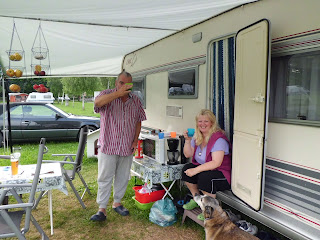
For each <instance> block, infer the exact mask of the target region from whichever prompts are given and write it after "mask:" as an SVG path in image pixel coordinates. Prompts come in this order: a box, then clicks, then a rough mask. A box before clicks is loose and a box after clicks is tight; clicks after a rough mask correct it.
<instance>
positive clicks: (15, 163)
mask: <svg viewBox="0 0 320 240" xmlns="http://www.w3.org/2000/svg"><path fill="white" fill-rule="evenodd" d="M20 157H21V147H14V148H12V154H11V174H12V176H15V175H17V174H18V169H19V168H18V167H19V159H20Z"/></svg>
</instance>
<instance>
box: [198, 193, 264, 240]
mask: <svg viewBox="0 0 320 240" xmlns="http://www.w3.org/2000/svg"><path fill="white" fill-rule="evenodd" d="M194 200H195V201H196V203H197V204H198V205H199V206H200V208H201V210H202V212H203V215H204V218H205V220H204V229H205V232H206V240H226V239H228V240H229V239H230V240H243V239H256V240H259V239H258V238H257V237H255V236H253V235H251V234H250V233H247V232H245V231H243V230H241V229H240V228H238V227H237V226H236V225H235V224H234V223H233V222H231V220H230V219H229V217H228V216H227V214H226V213H225V212H224V211H223V209H222V208H221V207H220V206H219V202H218V200H217V199H215V198H212V197H210V196H207V195H199V194H197V195H196V196H195V197H194Z"/></svg>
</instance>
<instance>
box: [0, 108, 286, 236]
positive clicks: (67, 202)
mask: <svg viewBox="0 0 320 240" xmlns="http://www.w3.org/2000/svg"><path fill="white" fill-rule="evenodd" d="M55 105H56V106H57V107H59V108H61V109H62V110H64V111H66V112H68V113H73V114H75V115H86V116H97V117H99V114H95V113H94V112H93V103H85V110H82V103H81V102H75V104H74V106H73V103H72V102H69V106H65V105H64V104H58V103H56V104H55ZM46 145H47V147H48V149H49V152H48V153H47V154H45V156H44V159H46V160H48V159H57V160H61V158H58V157H55V158H53V157H51V154H53V153H55V154H57V153H76V151H77V146H78V144H77V142H49V143H47V144H46ZM14 146H21V148H22V151H21V161H20V164H32V163H36V158H37V154H38V143H32V144H29V143H28V144H15V145H14ZM85 153H86V151H85ZM0 154H5V153H4V151H3V150H0ZM9 164H10V162H9V161H8V160H0V166H5V165H9ZM97 171H98V169H97V159H96V158H87V156H86V155H85V156H84V161H83V168H82V175H83V177H84V179H85V181H86V182H87V184H88V185H89V188H90V190H91V192H92V195H89V194H87V193H86V195H85V197H84V199H83V200H84V203H85V204H86V206H87V208H86V209H82V207H81V205H80V203H79V202H78V200H77V199H76V197H75V195H74V193H73V191H72V190H71V188H70V186H69V185H68V184H67V187H68V191H69V195H65V194H64V193H62V192H60V191H59V190H54V191H53V223H54V235H53V236H50V220H49V219H50V218H49V213H48V199H47V196H44V197H43V199H42V200H41V202H40V204H39V205H38V207H37V209H36V210H34V211H33V215H34V216H35V218H36V219H37V221H38V222H39V223H40V225H41V226H42V228H43V229H44V231H45V232H46V233H47V235H48V236H49V238H50V239H59V240H64V239H92V240H95V239H96V240H100V239H114V240H121V239H129V240H147V239H153V240H166V239H175V240H176V239H178V240H179V239H181V240H188V239H190V240H198V239H204V238H205V234H204V229H203V228H202V227H201V226H200V225H198V224H196V223H195V222H193V221H192V220H190V219H189V218H187V219H186V221H185V223H184V224H183V225H182V226H181V217H182V216H181V215H180V214H178V221H177V222H176V223H175V224H174V225H172V226H169V227H160V226H158V225H156V224H154V223H151V222H150V221H149V210H140V209H138V208H137V207H136V205H135V203H134V200H133V199H132V196H134V191H133V189H132V187H133V186H134V185H135V184H142V183H143V182H142V181H141V180H140V179H135V178H134V177H132V178H131V180H130V181H129V185H128V188H127V191H126V194H125V196H124V199H123V204H124V206H125V207H127V208H128V209H129V211H130V215H129V216H126V217H122V216H120V215H118V214H117V213H115V212H114V211H113V210H112V208H111V203H112V201H113V199H112V196H111V198H110V201H109V205H108V208H107V221H106V222H102V223H96V222H91V221H90V220H89V219H90V217H91V215H93V214H95V213H96V212H97V210H98V206H97V203H96V194H97V189H98V186H97ZM74 184H75V186H76V188H77V189H78V190H79V191H81V190H83V186H82V183H81V181H80V179H79V178H78V177H76V179H75V180H74ZM170 192H171V191H170ZM171 193H173V195H174V196H179V195H180V194H181V193H180V191H179V188H178V184H177V183H176V184H175V186H174V188H173V192H171ZM24 197H25V198H26V197H27V196H24ZM235 213H237V212H235ZM246 219H247V218H246ZM249 221H250V219H249ZM251 222H252V223H254V224H257V223H256V222H254V221H251ZM257 225H258V224H257ZM261 227H264V226H262V225H259V226H258V228H259V229H261ZM265 230H266V228H265ZM26 236H27V239H39V234H38V232H37V231H36V230H35V228H34V227H33V225H31V230H30V231H29V232H28V233H27V235H26ZM277 237H280V238H281V236H280V235H277ZM281 239H285V238H281Z"/></svg>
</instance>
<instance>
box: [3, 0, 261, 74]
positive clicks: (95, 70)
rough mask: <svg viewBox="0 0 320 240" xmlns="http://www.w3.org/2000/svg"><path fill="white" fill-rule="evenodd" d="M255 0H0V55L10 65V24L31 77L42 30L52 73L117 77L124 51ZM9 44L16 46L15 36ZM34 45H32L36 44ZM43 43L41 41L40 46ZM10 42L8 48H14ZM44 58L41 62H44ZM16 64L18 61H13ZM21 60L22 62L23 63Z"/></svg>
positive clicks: (4, 63) (11, 31) (132, 49)
mask: <svg viewBox="0 0 320 240" xmlns="http://www.w3.org/2000/svg"><path fill="white" fill-rule="evenodd" d="M253 1H256V0H196V1H195V0H175V1H172V0H152V1H150V0H119V1H114V0H91V1H88V2H87V1H83V0H67V1H66V0H55V1H44V0H29V1H25V0H2V1H0V56H1V62H2V64H3V65H4V67H6V66H8V65H9V58H8V55H7V53H6V50H9V49H10V43H11V39H12V33H13V26H14V24H15V27H16V31H17V33H18V35H19V36H20V40H21V43H22V46H23V49H24V54H25V58H24V60H25V67H26V71H27V72H25V73H24V76H26V75H28V76H32V75H33V69H32V68H31V66H30V65H31V64H37V63H38V62H39V60H36V59H34V58H32V52H31V48H32V47H33V46H36V45H38V43H37V42H35V38H36V34H37V31H38V28H39V25H40V24H41V29H42V32H43V35H44V38H45V41H46V43H47V47H48V49H49V59H50V68H51V75H52V76H65V75H116V74H118V73H119V72H120V70H121V63H122V58H123V56H124V55H125V54H127V53H130V52H132V51H134V50H136V49H139V48H141V47H143V46H145V45H147V44H150V43H152V42H154V41H156V40H158V39H161V38H163V37H165V36H167V35H170V34H172V33H175V32H177V31H179V30H181V29H183V28H186V27H188V26H190V25H193V24H195V23H198V22H200V21H202V20H205V19H208V18H210V17H212V16H215V15H217V14H219V13H221V12H224V11H226V10H228V9H231V8H233V7H236V6H239V5H241V4H244V3H248V2H253ZM13 39H14V42H13V45H14V44H15V45H17V43H16V41H17V40H18V39H17V37H16V35H14V37H13ZM35 43H36V45H34V44H35ZM43 44H44V42H43V41H42V46H43ZM14 47H15V46H12V48H11V49H14ZM45 61H48V58H47V59H45V60H43V61H42V64H48V62H45ZM15 64H16V63H15ZM19 64H21V65H24V61H20V62H19Z"/></svg>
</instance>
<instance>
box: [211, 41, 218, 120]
mask: <svg viewBox="0 0 320 240" xmlns="http://www.w3.org/2000/svg"><path fill="white" fill-rule="evenodd" d="M216 51H217V43H216V42H215V43H213V58H212V59H213V61H212V62H213V64H212V68H213V69H212V73H213V83H212V112H213V113H214V115H217V108H216V93H215V92H216V81H217V73H216V59H217V53H216Z"/></svg>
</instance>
